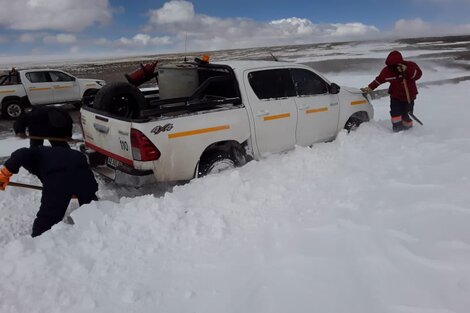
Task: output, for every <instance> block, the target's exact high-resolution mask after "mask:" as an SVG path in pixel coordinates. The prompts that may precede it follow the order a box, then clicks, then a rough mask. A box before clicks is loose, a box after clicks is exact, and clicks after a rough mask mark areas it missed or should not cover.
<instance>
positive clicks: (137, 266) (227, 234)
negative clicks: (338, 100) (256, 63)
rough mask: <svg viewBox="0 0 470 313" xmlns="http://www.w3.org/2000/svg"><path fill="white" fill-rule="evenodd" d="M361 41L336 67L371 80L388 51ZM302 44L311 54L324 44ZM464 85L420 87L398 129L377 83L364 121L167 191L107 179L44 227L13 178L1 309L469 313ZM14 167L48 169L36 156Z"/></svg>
mask: <svg viewBox="0 0 470 313" xmlns="http://www.w3.org/2000/svg"><path fill="white" fill-rule="evenodd" d="M387 48H388V49H391V48H393V47H392V45H390V46H389V47H387ZM357 49H359V47H356V48H354V47H352V46H351V48H344V49H342V54H344V55H345V57H346V59H347V56H350V57H351V58H352V59H354V58H357V53H356V52H357ZM360 49H361V51H362V52H361V53H362V55H363V56H364V58H365V59H367V60H368V61H367V62H366V63H365V64H364V66H361V67H360V68H354V69H351V70H350V71H347V70H341V71H331V72H328V71H325V73H326V76H327V77H329V78H332V80H333V81H335V82H338V83H340V84H346V85H351V86H355V87H362V86H365V85H366V84H367V83H369V82H370V81H371V80H372V79H374V78H375V76H376V75H377V73H378V72H379V71H380V69H381V66H382V65H376V64H378V63H380V62H381V63H383V58H384V57H385V56H386V51H385V50H384V51H383V52H380V53H377V51H376V47H375V46H372V45H370V46H367V45H363V46H361V47H360ZM368 49H369V50H368ZM410 49H411V47H408V46H407V47H406V49H405V50H403V54H404V56H405V58H406V57H407V56H408V55H410V56H413V57H414V58H413V59H414V60H416V61H417V62H418V63H419V62H420V60H421V61H422V62H423V71H424V77H423V81H435V80H440V79H441V78H443V77H446V78H449V79H450V78H453V77H463V76H468V75H470V70H466V69H467V68H468V66H469V65H470V63H469V61H465V60H455V63H450V64H453V65H452V66H449V67H446V66H444V65H443V64H445V63H434V62H433V60H432V57H431V56H430V57H424V55H426V54H427V53H429V51H422V50H418V49H413V50H412V51H411V50H410ZM458 49H461V47H459V48H458ZM381 51H382V50H381ZM420 51H422V52H420ZM458 51H461V50H458ZM467 51H468V50H467ZM446 53H450V52H446ZM298 54H299V55H297V56H296V58H298V60H299V61H300V60H301V61H302V62H304V61H308V62H313V58H312V57H310V59H309V60H307V57H308V56H311V55H310V54H312V55H313V54H315V51H305V53H304V54H303V56H302V55H301V52H298ZM451 55H452V54H451ZM326 59H329V60H336V58H335V56H334V55H333V56H330V57H326ZM379 60H380V62H378V61H379ZM451 61H452V57H451V56H448V59H447V61H446V62H451ZM367 64H369V66H368V65H367ZM420 65H421V64H420ZM382 87H386V86H382ZM468 90H470V81H465V80H464V81H462V82H459V83H458V84H451V83H448V84H443V85H430V86H428V87H422V88H420V90H419V91H420V94H419V95H418V99H417V101H416V109H415V114H416V115H417V116H418V117H419V118H420V119H421V120H422V121H423V122H424V126H419V125H417V124H416V126H415V127H414V128H413V129H411V130H410V131H407V132H401V133H393V132H392V131H391V124H390V121H389V112H388V111H389V106H388V101H389V100H388V98H387V97H382V98H380V99H377V100H375V101H374V102H373V104H374V108H375V113H376V115H375V119H374V120H373V121H371V122H370V123H367V124H364V125H362V126H361V127H360V128H359V129H358V130H357V131H356V132H353V133H351V134H347V133H346V132H343V133H340V135H339V136H338V138H337V139H336V140H335V141H333V142H329V143H322V144H317V145H314V146H313V147H312V148H301V147H298V148H296V149H295V150H294V151H290V152H288V153H284V154H281V155H272V156H270V157H268V158H266V159H264V160H261V161H258V162H250V163H248V164H247V165H246V166H244V167H242V168H238V169H235V170H232V171H228V172H224V173H221V174H218V175H212V176H208V177H205V178H202V179H196V180H193V181H191V182H189V183H188V184H186V185H182V186H176V187H174V188H173V189H169V192H166V193H165V192H164V191H162V190H165V189H158V188H157V187H155V189H152V188H149V189H145V190H147V191H149V194H147V195H141V194H142V193H143V191H142V190H140V191H136V190H131V189H124V188H117V189H116V188H115V186H113V185H112V184H108V183H105V182H104V181H100V191H99V196H100V198H101V199H102V200H100V201H98V202H93V203H91V204H89V205H86V206H83V207H80V208H78V209H77V210H75V211H74V212H73V213H72V217H73V218H74V220H75V223H76V224H75V225H73V226H72V225H67V224H64V223H61V224H59V225H56V226H55V227H54V228H53V229H52V230H51V231H49V232H46V233H45V234H43V235H42V236H40V237H37V238H35V239H32V238H30V237H29V236H28V234H29V232H30V227H31V225H32V221H33V219H34V215H35V213H36V211H37V209H38V207H39V204H40V193H39V192H37V191H30V190H24V189H18V188H13V187H8V188H7V189H6V191H4V192H1V193H0V247H1V251H2V253H1V254H0V282H1V283H0V312H9V313H10V312H12V313H13V312H47V313H52V312H68V313H73V312H139V313H141V312H175V313H177V312H204V313H208V312H214V313H220V312H257V313H260V312H279V313H281V312H322V313H338V312H348V313H376V312H388V313H451V312H452V313H468V312H469V311H470V192H469V191H470V136H469V134H470V123H469V121H470V106H469V101H468V98H469V92H468ZM14 141H16V139H11V138H7V139H3V140H0V151H3V152H6V151H8V150H9V149H11V147H10V145H11V144H12V142H14ZM13 180H15V181H21V182H26V183H34V184H38V181H37V179H36V178H34V177H32V176H31V175H29V174H28V173H27V172H25V171H22V172H20V173H19V174H18V175H15V176H14V178H13ZM122 195H125V196H122ZM121 196H122V197H121ZM76 206H77V204H76V203H72V204H71V207H72V208H75V207H76Z"/></svg>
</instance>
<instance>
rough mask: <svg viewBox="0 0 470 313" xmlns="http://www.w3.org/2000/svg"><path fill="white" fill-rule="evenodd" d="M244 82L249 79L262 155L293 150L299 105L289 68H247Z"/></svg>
mask: <svg viewBox="0 0 470 313" xmlns="http://www.w3.org/2000/svg"><path fill="white" fill-rule="evenodd" d="M245 81H247V82H248V84H245V88H246V92H247V97H248V99H249V103H250V109H251V113H252V116H253V119H254V129H255V139H256V146H257V148H258V151H259V153H260V155H266V154H269V153H277V152H281V151H285V150H288V149H292V148H293V147H294V146H295V129H296V124H297V107H296V104H295V99H294V97H295V89H294V84H293V83H292V79H291V77H290V73H289V70H288V69H286V68H281V69H269V70H259V71H251V72H248V71H247V72H246V73H245Z"/></svg>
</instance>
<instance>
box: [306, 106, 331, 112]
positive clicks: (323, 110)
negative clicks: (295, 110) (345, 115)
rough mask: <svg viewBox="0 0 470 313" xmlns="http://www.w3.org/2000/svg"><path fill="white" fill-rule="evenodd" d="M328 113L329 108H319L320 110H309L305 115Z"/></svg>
mask: <svg viewBox="0 0 470 313" xmlns="http://www.w3.org/2000/svg"><path fill="white" fill-rule="evenodd" d="M327 111H328V108H327V107H323V108H318V109H309V110H307V111H305V114H311V113H319V112H327Z"/></svg>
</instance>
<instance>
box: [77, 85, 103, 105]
mask: <svg viewBox="0 0 470 313" xmlns="http://www.w3.org/2000/svg"><path fill="white" fill-rule="evenodd" d="M97 92H98V89H88V90H87V91H85V92H84V93H83V98H82V102H81V103H80V104H78V103H77V105H75V107H76V108H77V109H78V108H80V106H81V105H84V106H87V107H93V101H94V100H95V97H96V93H97Z"/></svg>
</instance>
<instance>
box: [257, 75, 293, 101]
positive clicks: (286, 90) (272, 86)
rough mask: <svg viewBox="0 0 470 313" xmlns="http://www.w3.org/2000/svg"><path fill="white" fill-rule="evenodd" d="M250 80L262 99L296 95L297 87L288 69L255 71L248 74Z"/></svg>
mask: <svg viewBox="0 0 470 313" xmlns="http://www.w3.org/2000/svg"><path fill="white" fill-rule="evenodd" d="M248 81H249V83H250V86H251V88H252V89H253V91H254V92H255V94H256V96H257V97H258V98H259V99H261V100H266V99H277V98H286V97H295V96H296V93H295V88H294V83H293V82H292V78H291V76H290V73H289V70H288V69H273V70H262V71H255V72H251V73H249V74H248Z"/></svg>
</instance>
